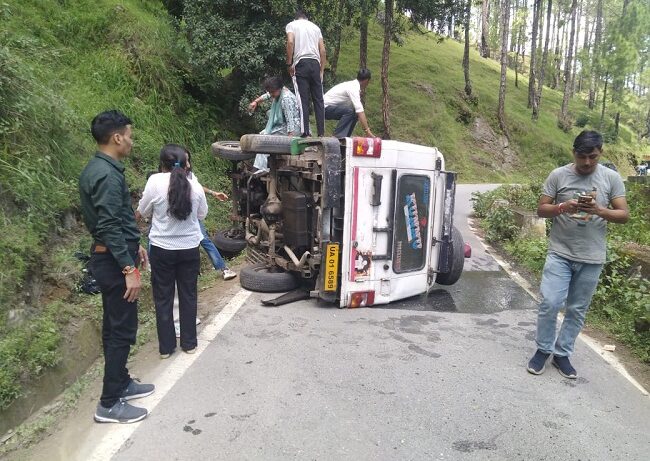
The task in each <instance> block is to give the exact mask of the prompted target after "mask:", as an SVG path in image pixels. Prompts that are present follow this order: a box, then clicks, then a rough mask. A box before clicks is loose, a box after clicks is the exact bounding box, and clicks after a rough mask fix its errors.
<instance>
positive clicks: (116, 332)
mask: <svg viewBox="0 0 650 461" xmlns="http://www.w3.org/2000/svg"><path fill="white" fill-rule="evenodd" d="M90 131H91V133H92V135H93V138H95V141H97V152H96V153H95V155H94V157H93V158H92V159H91V160H90V161H89V162H88V164H87V165H86V168H85V169H84V170H83V172H82V173H81V176H80V177H79V193H80V196H81V213H82V214H83V218H84V222H85V224H86V227H87V228H88V230H89V231H90V233H91V234H92V236H93V244H92V247H91V249H90V252H91V256H90V268H91V270H92V273H93V276H94V277H95V279H97V283H98V284H99V287H100V289H101V292H102V306H103V309H104V316H103V323H102V343H103V347H104V386H103V388H102V396H101V399H100V401H99V404H98V405H97V411H96V412H95V421H97V422H98V423H134V422H136V421H140V420H142V419H144V418H146V417H147V414H148V412H147V410H146V409H144V408H139V407H134V406H132V405H129V404H128V403H127V402H126V401H127V400H131V399H137V398H140V397H145V396H147V395H150V394H152V393H153V391H154V386H153V384H140V383H139V382H137V381H134V380H133V379H131V377H130V376H129V371H128V370H127V369H126V361H127V359H128V357H129V350H130V349H131V346H132V345H134V344H135V338H136V333H137V331H138V296H139V294H140V288H141V286H142V285H141V283H140V272H139V271H138V268H137V266H138V265H139V263H140V264H142V266H143V267H146V265H147V252H146V251H145V249H144V248H142V246H140V231H139V230H138V227H137V225H136V223H135V214H134V212H133V208H132V207H131V194H130V193H129V188H128V187H127V185H126V179H125V178H124V164H123V163H122V162H123V161H124V160H125V159H126V158H127V157H128V156H129V153H130V152H131V147H132V146H133V141H132V140H131V120H129V118H128V117H126V116H125V115H124V114H122V113H120V112H118V111H116V110H112V111H108V112H102V113H101V114H99V115H97V116H96V117H95V118H94V119H93V121H92V124H91V129H90Z"/></svg>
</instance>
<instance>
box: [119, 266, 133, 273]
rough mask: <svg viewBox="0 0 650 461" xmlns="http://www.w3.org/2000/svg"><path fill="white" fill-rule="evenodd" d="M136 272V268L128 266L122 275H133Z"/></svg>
mask: <svg viewBox="0 0 650 461" xmlns="http://www.w3.org/2000/svg"><path fill="white" fill-rule="evenodd" d="M135 271H136V268H135V266H126V267H125V268H124V269H122V273H123V274H124V275H129V274H133V273H134V272H135Z"/></svg>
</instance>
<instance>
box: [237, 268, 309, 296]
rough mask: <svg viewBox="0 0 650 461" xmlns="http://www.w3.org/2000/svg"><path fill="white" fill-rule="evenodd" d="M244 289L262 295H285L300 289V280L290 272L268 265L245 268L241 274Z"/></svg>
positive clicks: (240, 278)
mask: <svg viewBox="0 0 650 461" xmlns="http://www.w3.org/2000/svg"><path fill="white" fill-rule="evenodd" d="M239 283H240V284H241V286H242V288H246V289H247V290H250V291H257V292H260V293H283V292H286V291H291V290H295V289H296V288H298V285H299V283H298V279H297V278H296V277H295V276H294V275H293V274H291V273H290V272H285V271H283V270H282V269H280V268H277V267H269V266H267V265H266V264H255V265H253V266H246V267H244V268H243V269H242V270H241V272H240V273H239Z"/></svg>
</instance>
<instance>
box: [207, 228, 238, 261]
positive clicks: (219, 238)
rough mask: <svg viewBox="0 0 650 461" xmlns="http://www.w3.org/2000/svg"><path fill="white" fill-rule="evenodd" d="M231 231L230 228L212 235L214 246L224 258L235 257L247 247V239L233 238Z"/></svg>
mask: <svg viewBox="0 0 650 461" xmlns="http://www.w3.org/2000/svg"><path fill="white" fill-rule="evenodd" d="M230 231H231V230H230V229H227V230H221V231H217V232H215V233H214V236H213V237H212V242H213V243H214V246H216V247H217V250H219V253H220V254H221V256H223V257H224V258H234V257H235V256H237V255H238V254H239V253H241V252H242V251H244V250H245V249H246V240H245V239H239V238H232V237H231V236H230Z"/></svg>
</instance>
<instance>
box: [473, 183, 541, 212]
mask: <svg viewBox="0 0 650 461" xmlns="http://www.w3.org/2000/svg"><path fill="white" fill-rule="evenodd" d="M541 193H542V188H541V186H539V185H535V184H525V185H521V184H505V185H502V186H499V187H497V188H496V189H493V190H491V191H487V192H474V193H472V198H471V200H472V202H473V206H474V214H475V216H476V217H478V218H485V217H487V216H488V215H489V213H490V211H491V210H493V209H494V208H495V207H494V205H495V202H497V201H498V200H505V201H506V202H507V203H508V204H510V205H513V206H516V207H519V208H524V209H526V210H531V211H532V210H536V209H537V202H538V201H539V196H540V195H541Z"/></svg>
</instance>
